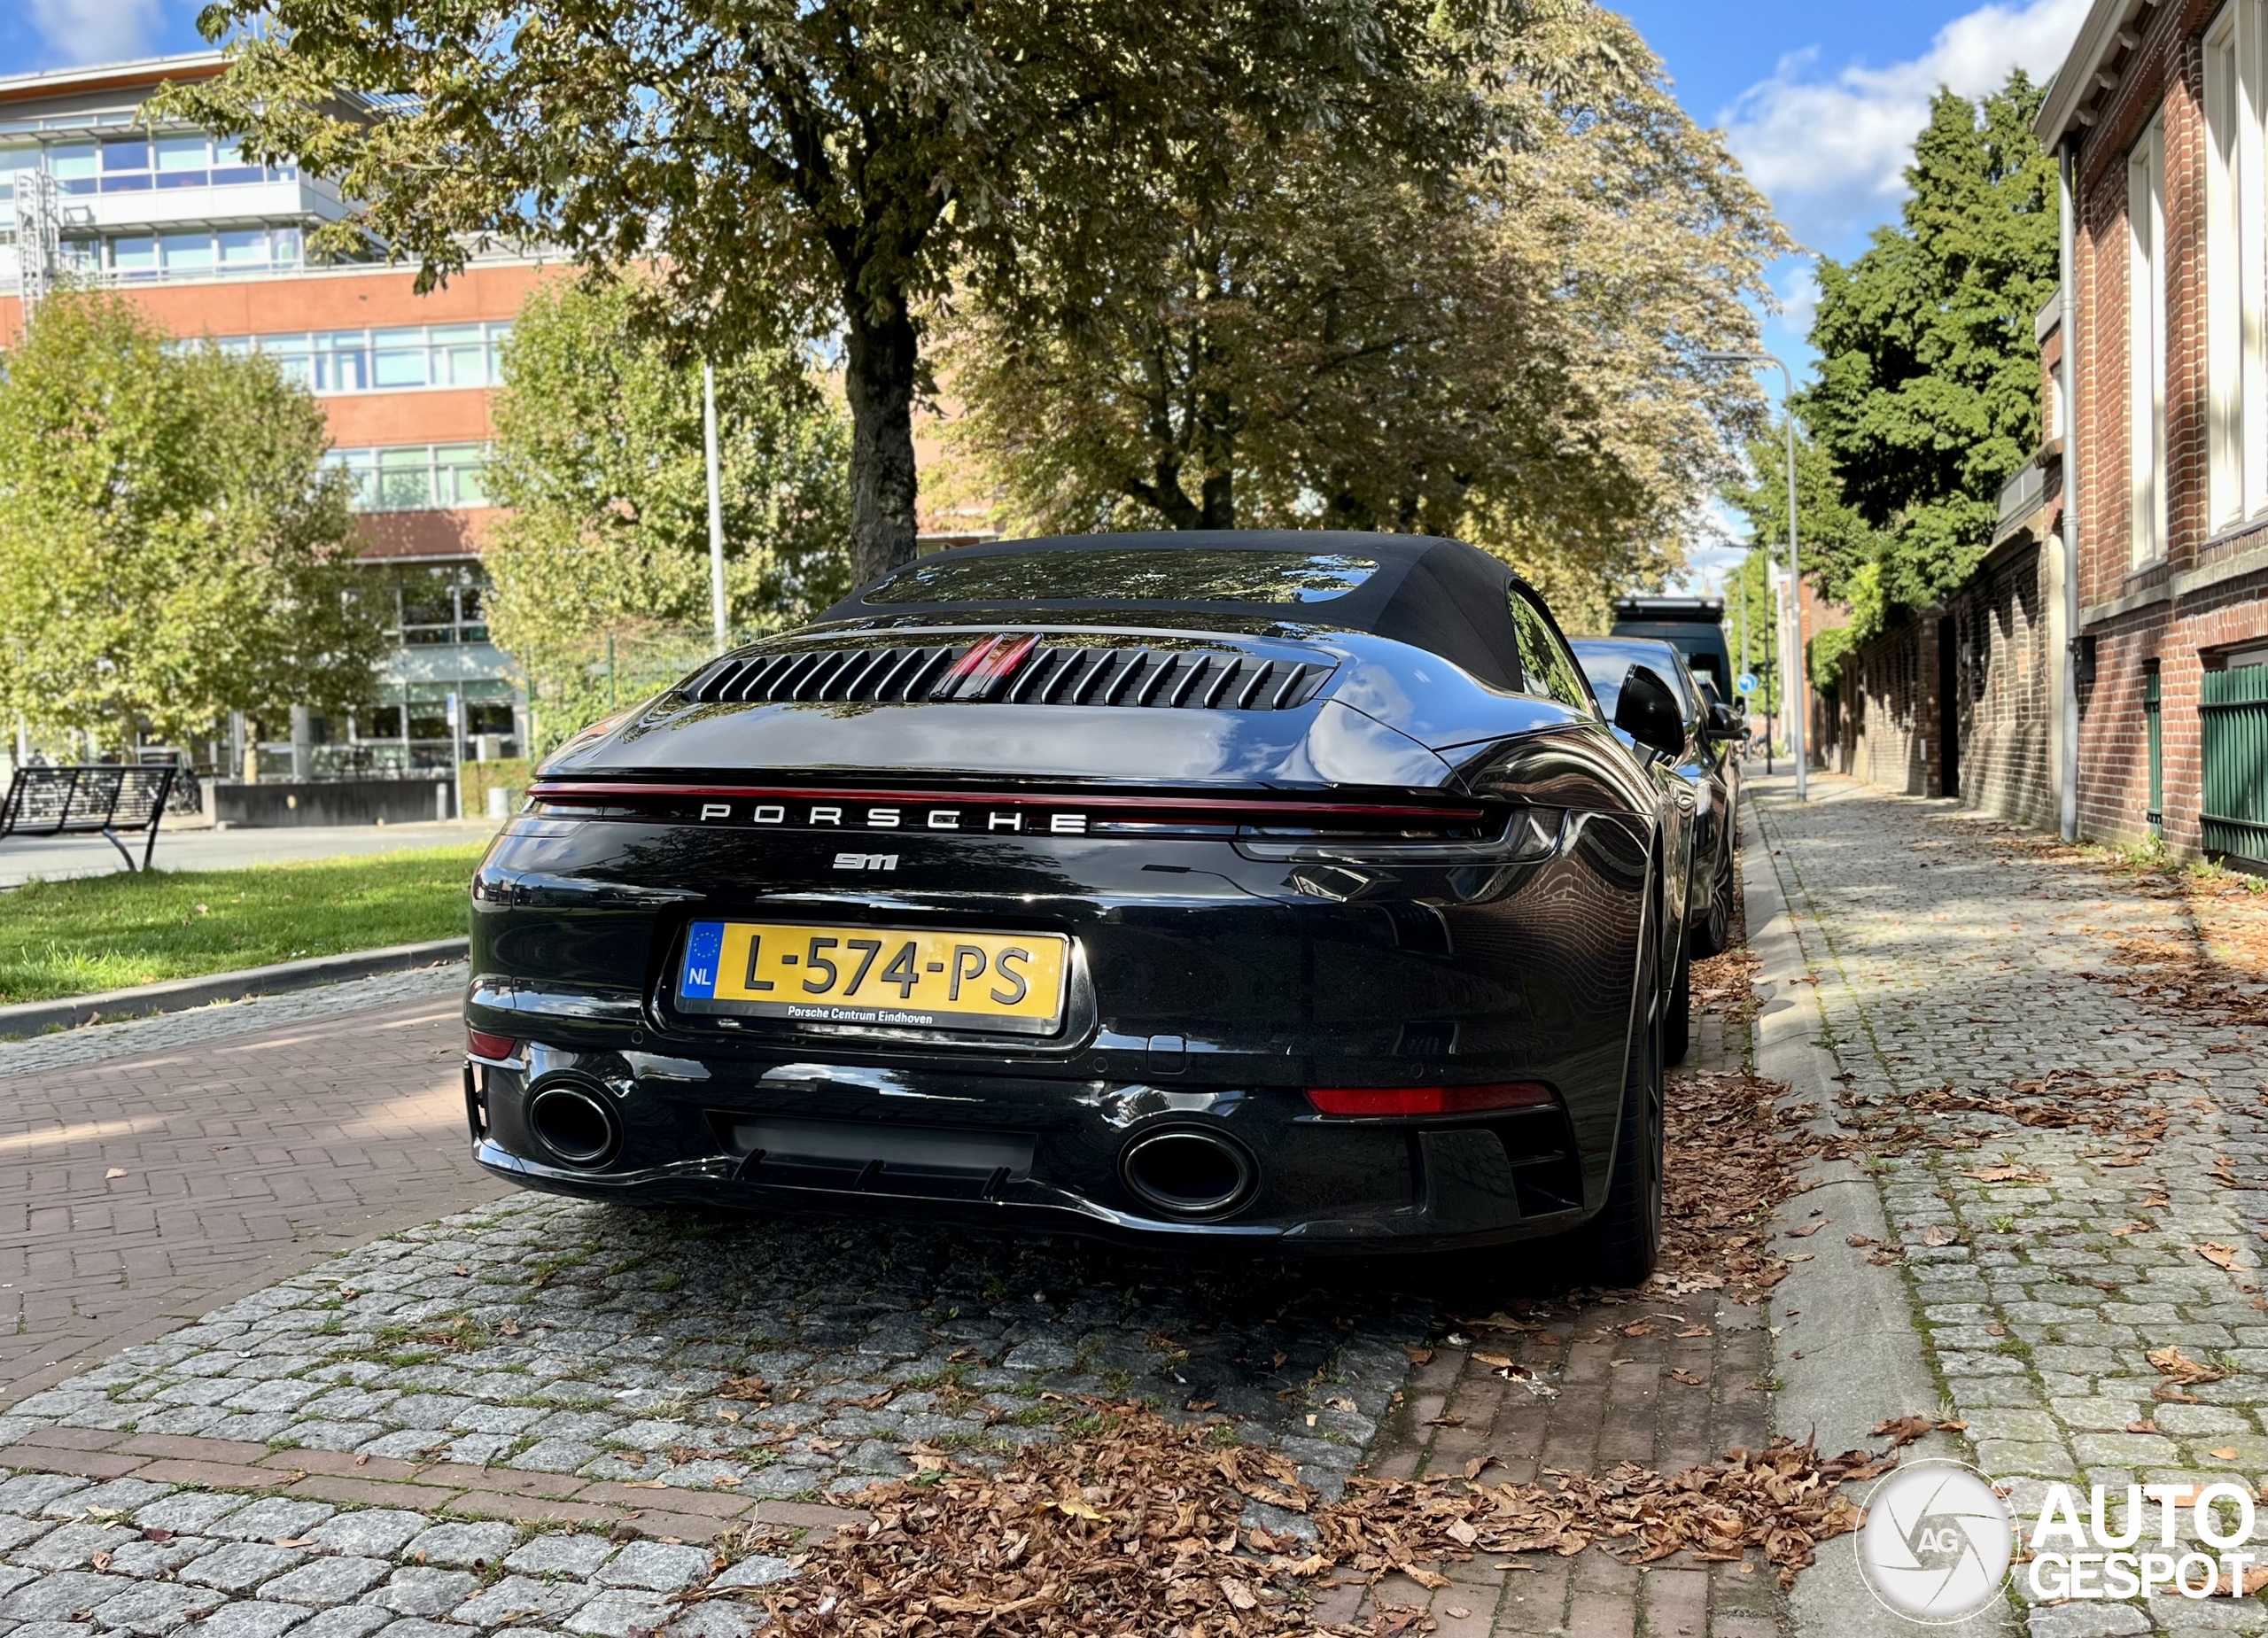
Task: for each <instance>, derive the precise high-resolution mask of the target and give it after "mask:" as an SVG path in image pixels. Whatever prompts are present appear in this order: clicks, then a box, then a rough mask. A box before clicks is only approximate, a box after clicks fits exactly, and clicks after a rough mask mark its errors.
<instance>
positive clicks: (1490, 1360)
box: [1472, 1349, 1511, 1370]
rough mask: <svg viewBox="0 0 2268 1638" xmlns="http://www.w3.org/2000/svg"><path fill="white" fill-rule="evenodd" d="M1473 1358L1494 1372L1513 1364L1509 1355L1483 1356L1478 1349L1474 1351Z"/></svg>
mask: <svg viewBox="0 0 2268 1638" xmlns="http://www.w3.org/2000/svg"><path fill="white" fill-rule="evenodd" d="M1472 1357H1473V1358H1474V1359H1475V1360H1477V1361H1478V1362H1480V1363H1481V1364H1483V1365H1486V1366H1487V1367H1488V1368H1489V1369H1491V1370H1503V1368H1504V1367H1505V1366H1507V1365H1509V1364H1511V1357H1510V1356H1509V1355H1503V1354H1483V1353H1481V1352H1480V1351H1479V1350H1478V1349H1475V1350H1474V1352H1473V1355H1472Z"/></svg>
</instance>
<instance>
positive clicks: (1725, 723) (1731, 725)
mask: <svg viewBox="0 0 2268 1638" xmlns="http://www.w3.org/2000/svg"><path fill="white" fill-rule="evenodd" d="M1701 737H1702V738H1703V739H1705V740H1707V741H1711V742H1712V743H1713V744H1724V743H1728V742H1730V741H1734V740H1736V739H1738V738H1740V724H1739V723H1738V722H1737V721H1736V720H1735V719H1734V718H1733V708H1732V707H1731V706H1729V705H1717V704H1712V705H1711V706H1710V707H1709V720H1708V721H1707V722H1706V723H1705V724H1704V725H1703V726H1702V729H1701Z"/></svg>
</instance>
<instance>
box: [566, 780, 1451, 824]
mask: <svg viewBox="0 0 2268 1638" xmlns="http://www.w3.org/2000/svg"><path fill="white" fill-rule="evenodd" d="M528 795H529V796H537V797H542V798H548V799H549V800H552V801H568V802H575V801H589V802H596V801H600V800H602V799H603V798H606V797H610V796H661V797H670V796H710V797H723V798H726V799H731V798H734V797H750V798H755V799H759V800H765V799H774V800H776V799H778V798H780V797H787V798H789V799H791V800H794V801H797V802H928V803H980V804H981V803H1023V804H1025V805H1026V806H1031V807H1051V808H1072V807H1076V808H1078V809H1081V810H1082V811H1086V812H1091V813H1092V812H1102V811H1107V810H1109V809H1112V808H1140V809H1157V808H1173V809H1178V810H1182V811H1201V812H1208V813H1211V812H1238V813H1275V814H1285V813H1288V814H1302V813H1345V814H1356V815H1361V816H1364V817H1368V818H1372V819H1463V820H1467V821H1470V820H1472V819H1481V818H1485V817H1486V815H1485V814H1484V812H1483V811H1482V810H1480V809H1479V808H1432V807H1420V806H1417V805H1416V804H1415V803H1412V804H1409V805H1401V804H1396V803H1374V802H1311V801H1309V800H1306V799H1305V798H1302V797H1296V796H1295V797H1286V798H1284V799H1282V800H1275V799H1270V798H1269V797H1264V796H1263V797H1257V798H1254V797H1231V796H1115V795H1110V796H1104V795H1093V796H1091V795H1088V794H1087V793H1085V792H1082V791H967V790H839V789H835V788H830V787H826V786H812V785H679V784H668V785H663V784H641V783H636V782H632V781H624V780H543V781H541V782H540V783H538V784H536V785H534V786H532V787H531V788H529V791H528Z"/></svg>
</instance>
